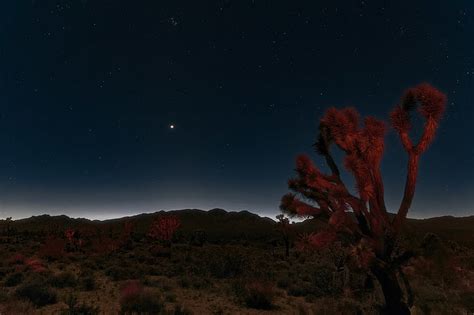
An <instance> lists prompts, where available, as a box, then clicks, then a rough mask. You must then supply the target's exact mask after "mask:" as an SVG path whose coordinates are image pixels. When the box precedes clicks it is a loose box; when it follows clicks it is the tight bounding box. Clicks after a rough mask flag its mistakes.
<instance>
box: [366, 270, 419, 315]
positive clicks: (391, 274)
mask: <svg viewBox="0 0 474 315" xmlns="http://www.w3.org/2000/svg"><path fill="white" fill-rule="evenodd" d="M372 273H373V274H374V276H375V277H376V278H377V280H378V282H379V284H380V286H381V288H382V292H383V295H384V298H385V307H384V309H383V311H382V314H386V315H406V314H411V313H410V309H409V307H408V305H407V304H406V303H405V302H404V301H403V291H402V288H401V287H400V283H399V281H398V277H397V273H396V271H395V270H391V269H389V268H381V267H375V268H373V269H372Z"/></svg>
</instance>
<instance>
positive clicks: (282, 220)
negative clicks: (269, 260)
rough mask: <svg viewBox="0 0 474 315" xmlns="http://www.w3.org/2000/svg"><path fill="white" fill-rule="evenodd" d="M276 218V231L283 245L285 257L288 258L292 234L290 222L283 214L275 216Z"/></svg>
mask: <svg viewBox="0 0 474 315" xmlns="http://www.w3.org/2000/svg"><path fill="white" fill-rule="evenodd" d="M276 218H277V220H278V222H277V230H278V232H279V233H280V235H281V237H282V239H283V242H284V243H285V256H286V257H290V238H291V234H292V231H291V230H292V229H291V228H292V227H291V224H290V220H289V219H288V218H286V217H285V216H284V215H283V214H279V215H277V216H276Z"/></svg>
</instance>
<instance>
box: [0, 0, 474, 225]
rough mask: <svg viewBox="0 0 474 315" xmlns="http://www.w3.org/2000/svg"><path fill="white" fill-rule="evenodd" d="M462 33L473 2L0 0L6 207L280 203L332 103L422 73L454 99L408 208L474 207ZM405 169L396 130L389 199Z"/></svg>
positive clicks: (130, 209)
mask: <svg viewBox="0 0 474 315" xmlns="http://www.w3.org/2000/svg"><path fill="white" fill-rule="evenodd" d="M473 38H474V2H473V1H468V0H466V1H456V0H453V1H432V0H431V1H375V0H367V1H315V0H311V1H276V0H275V1H273V0H272V1H270V0H267V1H263V0H239V1H236V0H233V1H231V0H225V1H156V0H142V1H123V0H97V1H96V0H94V1H93V0H82V1H80V0H55V1H49V0H33V1H32V0H24V1H23V0H21V1H2V2H1V4H0V147H1V150H0V216H1V217H4V216H13V217H14V218H22V217H28V216H31V215H39V214H43V213H49V214H52V215H55V214H66V215H69V216H73V217H87V218H94V219H95V218H98V219H103V218H111V217H119V216H124V215H131V214H137V213H142V212H153V211H158V210H161V209H182V208H201V209H210V208H214V207H220V208H224V209H227V210H249V211H252V212H255V213H259V214H262V215H266V216H271V217H274V216H275V215H276V214H277V213H278V212H279V210H278V205H279V200H280V197H281V196H282V195H283V194H284V193H286V192H287V186H286V182H287V179H288V178H289V177H291V176H292V175H293V169H294V160H295V157H296V155H297V154H299V153H309V154H312V148H311V144H312V143H313V142H314V140H315V137H316V131H317V123H318V120H319V118H320V117H321V115H322V114H323V112H324V110H325V109H326V108H327V107H329V106H338V107H344V106H355V107H357V108H358V109H359V111H360V112H361V113H362V114H363V115H368V114H373V115H375V116H377V117H378V118H387V117H388V113H389V111H390V110H391V108H392V107H393V106H394V105H395V104H396V103H397V101H398V100H399V97H400V95H401V93H402V92H403V90H404V89H406V88H408V87H410V86H412V85H415V84H418V83H420V82H423V81H426V82H429V83H431V84H433V85H434V86H436V87H438V88H439V89H441V90H442V91H444V92H445V93H446V94H447V95H448V99H449V100H448V108H447V112H446V116H445V119H444V120H443V122H442V124H441V127H440V129H439V133H438V137H437V139H436V141H435V143H434V144H433V145H432V147H431V148H430V149H429V150H428V152H427V153H426V154H425V155H424V156H423V157H422V160H421V167H420V175H419V181H418V186H417V194H416V196H415V200H414V204H413V207H412V210H411V212H410V214H409V216H411V217H415V218H423V217H430V216H439V215H455V216H465V215H471V214H474V211H473V210H474V194H473V192H474V171H473V170H474V168H473V166H472V165H473V162H474V161H473V156H474V146H473V140H472V134H473V133H472V123H473V121H474V120H473V118H474V108H473V106H472V101H473V92H474V41H473V40H472V39H473ZM172 127H174V128H172ZM336 157H337V159H338V160H339V161H340V160H341V158H342V155H341V154H336ZM314 158H315V159H316V160H317V161H318V163H321V164H322V162H323V161H322V160H320V159H318V158H317V157H316V156H314ZM405 165H406V154H405V152H404V151H403V149H402V146H401V144H400V142H399V141H398V138H397V137H396V136H395V134H394V133H393V132H391V133H390V134H388V136H387V144H386V152H385V158H384V161H383V165H382V169H383V174H384V180H385V185H386V200H387V204H388V208H389V209H391V210H392V211H393V210H396V209H398V205H399V201H400V200H401V196H402V192H403V184H404V180H405ZM322 168H323V169H324V166H322ZM345 178H346V180H347V182H348V185H349V186H352V184H353V182H352V181H351V179H350V177H349V176H346V177H345Z"/></svg>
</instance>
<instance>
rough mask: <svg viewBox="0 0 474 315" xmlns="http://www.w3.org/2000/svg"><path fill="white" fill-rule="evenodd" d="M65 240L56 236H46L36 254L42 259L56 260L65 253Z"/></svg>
mask: <svg viewBox="0 0 474 315" xmlns="http://www.w3.org/2000/svg"><path fill="white" fill-rule="evenodd" d="M65 248H66V242H65V241H64V240H63V239H60V238H56V237H48V238H46V241H45V242H44V244H43V245H42V246H41V247H40V249H39V250H38V256H39V257H41V258H44V259H49V260H57V259H60V258H62V257H64V255H65V254H66V252H65Z"/></svg>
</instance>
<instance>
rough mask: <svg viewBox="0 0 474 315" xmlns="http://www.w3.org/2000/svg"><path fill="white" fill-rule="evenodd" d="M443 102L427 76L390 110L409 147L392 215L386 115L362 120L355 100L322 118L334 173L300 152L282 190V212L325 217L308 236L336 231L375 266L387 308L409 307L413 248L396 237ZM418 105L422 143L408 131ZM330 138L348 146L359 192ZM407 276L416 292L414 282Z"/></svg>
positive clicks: (323, 142)
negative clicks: (384, 168)
mask: <svg viewBox="0 0 474 315" xmlns="http://www.w3.org/2000/svg"><path fill="white" fill-rule="evenodd" d="M445 104H446V96H445V95H444V94H443V93H441V92H440V91H438V90H437V89H435V88H434V87H432V86H430V85H429V84H426V83H423V84H420V85H418V86H416V87H414V88H411V89H408V90H407V91H406V92H405V94H404V95H403V97H402V99H401V102H400V104H398V105H396V106H395V108H394V109H393V110H392V112H391V114H390V122H391V125H392V127H393V128H394V129H395V131H396V132H397V133H398V135H399V137H400V140H401V142H402V145H403V148H404V150H405V151H406V152H407V154H408V166H407V177H406V183H405V191H404V194H403V198H402V201H401V204H400V207H399V209H398V211H397V213H396V214H395V215H394V216H391V215H389V213H388V212H387V209H386V207H385V202H384V186H383V181H382V174H381V171H380V162H381V159H382V155H383V150H384V135H385V132H386V127H385V123H384V122H383V121H380V120H377V119H376V118H374V117H366V118H365V119H364V123H363V126H360V125H359V114H358V112H357V111H356V110H355V109H354V108H344V109H336V108H329V109H328V110H327V111H326V113H325V115H324V116H323V118H322V119H321V121H320V123H319V136H318V139H317V141H316V143H315V145H314V147H315V149H316V152H317V153H318V154H319V155H320V156H322V157H323V158H324V159H325V161H326V163H327V165H328V167H329V169H330V171H331V174H329V175H326V174H323V173H322V172H321V171H320V170H319V169H318V168H317V167H316V166H315V165H314V164H313V162H312V161H311V160H310V159H309V158H308V157H307V156H304V155H302V156H299V157H298V158H297V163H296V172H297V177H296V178H295V179H291V180H290V181H289V183H288V185H289V188H290V189H291V190H292V191H294V192H295V194H293V193H289V194H287V195H285V196H284V197H283V198H282V203H281V209H282V211H283V212H285V213H287V214H289V215H296V216H301V217H319V218H323V219H324V220H326V221H327V223H328V224H327V228H326V229H324V230H322V231H319V232H318V233H313V234H312V235H311V236H310V241H311V244H312V245H313V246H315V247H324V246H327V245H329V244H330V243H332V242H333V241H335V240H336V239H337V238H339V239H342V240H344V241H346V242H347V244H348V245H350V246H352V252H353V254H354V255H356V256H357V257H358V258H359V259H358V264H359V266H360V267H365V268H367V269H368V270H370V271H371V273H372V274H373V275H374V276H375V278H376V279H377V280H378V282H379V284H380V286H381V288H382V292H383V295H384V297H385V308H384V312H385V313H386V314H409V313H410V311H409V304H411V303H410V302H411V299H410V297H407V300H408V302H406V301H405V298H404V294H403V290H402V286H401V282H400V279H402V280H405V279H404V276H403V273H402V272H401V268H400V266H401V264H403V263H404V262H406V261H407V260H408V259H409V257H410V254H409V253H408V252H404V253H400V252H399V251H397V250H396V244H397V242H398V239H399V236H400V231H401V227H402V225H403V223H404V222H405V220H406V216H407V212H408V210H409V208H410V205H411V203H412V200H413V196H414V193H415V185H416V178H417V172H418V162H419V160H420V156H421V155H422V154H423V153H424V152H425V151H426V149H427V148H428V146H429V145H430V144H431V143H432V141H433V139H434V137H435V133H436V130H437V128H438V124H439V122H440V120H441V117H442V115H443V112H444V110H445ZM415 109H417V111H418V113H419V114H420V115H421V116H422V117H423V118H424V120H425V122H424V126H423V132H422V134H421V137H420V139H419V140H418V141H417V142H416V143H415V142H414V141H413V140H412V139H411V138H410V136H409V132H410V129H411V127H412V124H411V122H410V112H412V111H413V110H415ZM332 144H335V145H336V146H337V147H339V148H340V149H341V150H342V152H343V153H344V155H345V157H344V166H345V168H346V169H347V170H348V171H349V172H350V173H351V174H352V175H353V177H354V179H355V182H356V186H357V194H352V193H351V192H350V191H349V189H347V187H346V185H345V184H344V183H343V181H342V179H341V176H340V171H339V168H338V166H337V164H336V163H335V161H334V159H333V156H332V154H331V150H330V147H331V145H332ZM403 283H404V286H405V287H406V291H407V292H410V290H409V288H408V287H407V286H408V282H406V281H403Z"/></svg>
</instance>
